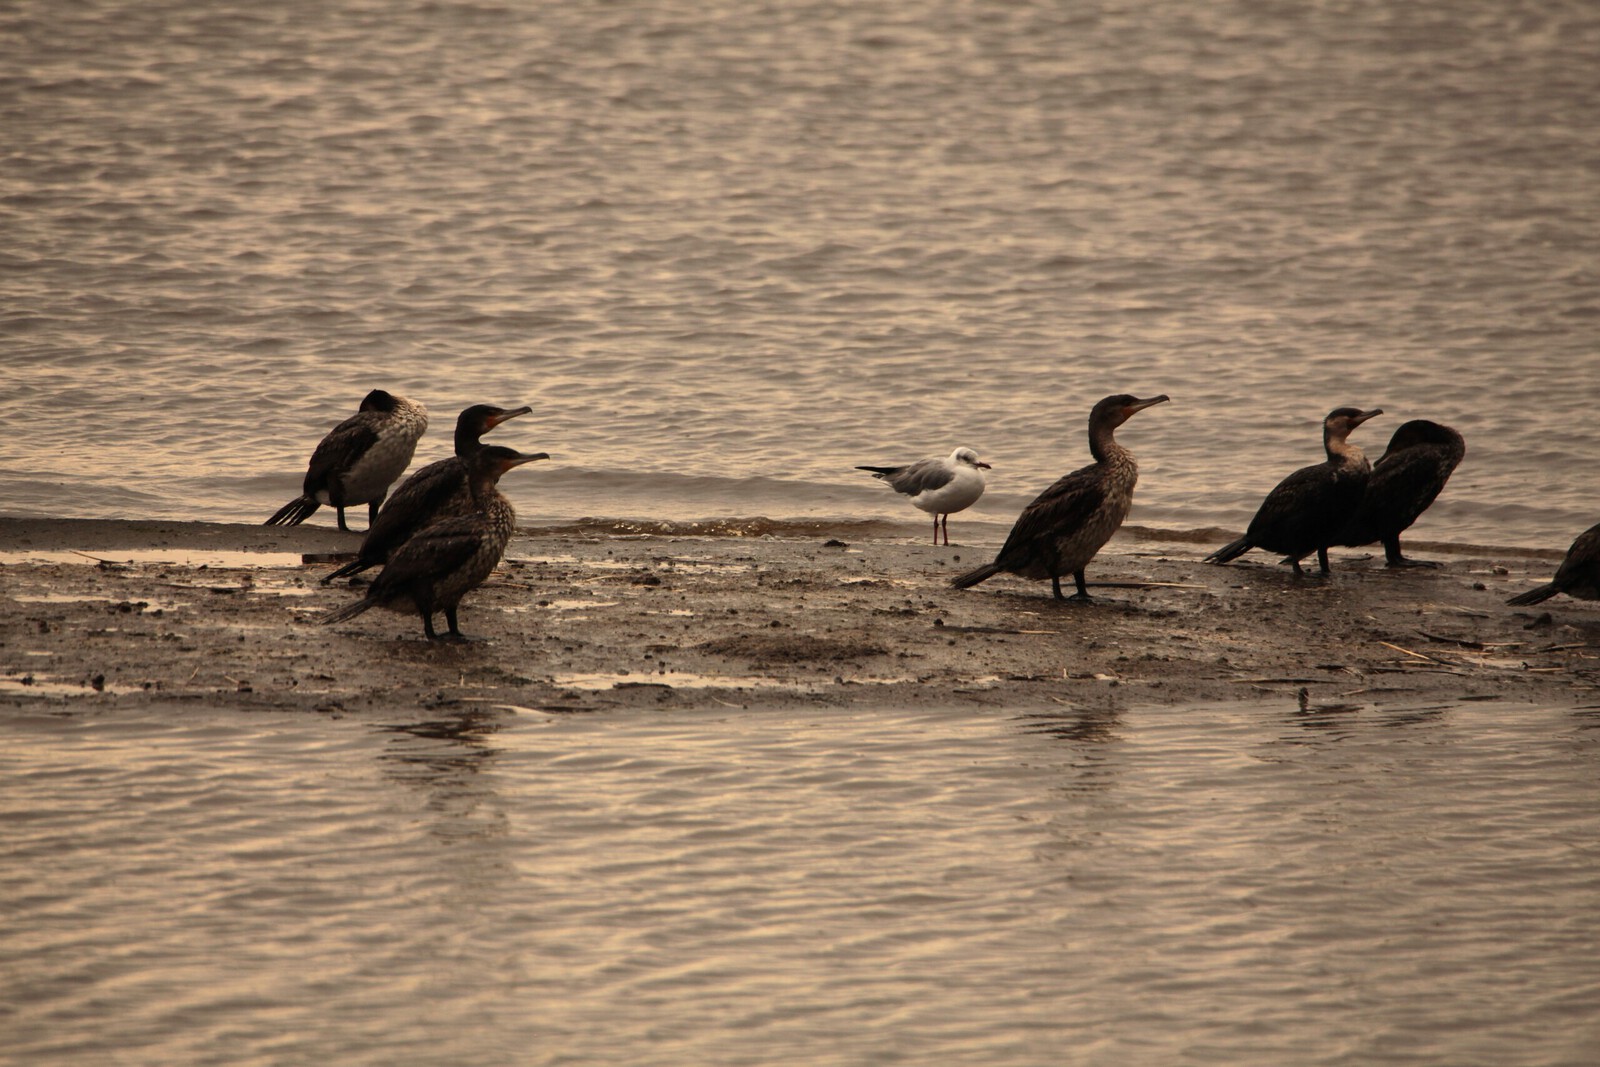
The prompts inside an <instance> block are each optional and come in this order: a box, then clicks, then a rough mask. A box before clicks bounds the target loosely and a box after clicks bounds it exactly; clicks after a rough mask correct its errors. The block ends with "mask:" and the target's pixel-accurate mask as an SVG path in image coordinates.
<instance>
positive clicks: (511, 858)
mask: <svg viewBox="0 0 1600 1067" xmlns="http://www.w3.org/2000/svg"><path fill="white" fill-rule="evenodd" d="M714 710H715V709H714ZM1597 727H1600V719H1597V718H1596V712H1595V711H1594V710H1592V709H1591V710H1582V709H1578V710H1562V711H1546V710H1540V709H1537V708H1531V707H1527V706H1520V705H1500V704H1468V705H1464V706H1459V707H1427V708H1423V707H1418V708H1383V707H1372V706H1350V707H1328V708H1315V707H1313V708H1311V709H1309V710H1305V711H1301V710H1298V709H1296V708H1294V707H1293V706H1288V707H1283V706H1277V705H1260V706H1251V705H1232V706H1227V707H1197V708H1180V709H1138V708H1133V709H1122V708H1113V707H1107V708H1104V709H1098V710H1094V709H1089V710H1085V709H1074V708H1065V707H1064V708H1062V709H1061V710H1060V712H1059V714H1055V715H1050V714H1045V715H1016V714H1011V713H1006V712H1001V711H995V710H988V711H984V710H978V709H961V710H949V711H941V710H921V711H893V710H888V711H881V712H873V713H847V712H843V711H836V710H827V709H816V710H806V711H802V712H775V711H765V712H762V711H749V710H742V709H733V708H730V709H727V710H726V711H725V712H723V713H720V714H715V713H707V712H704V711H702V712H695V713H676V712H664V713H652V714H640V713H616V714H594V715H565V716H545V715H542V714H538V713H535V712H530V711H526V710H524V711H520V712H515V711H512V710H508V709H502V708H490V707H482V708H480V709H478V710H476V711H459V710H457V711H441V712H436V713H433V714H432V715H403V714H399V713H397V714H396V715H395V716H394V717H393V719H392V721H385V722H375V721H359V720H356V719H342V720H335V719H328V718H322V717H312V716H302V715H291V716H277V715H252V714H241V713H226V714H224V713H214V712H207V711H204V710H199V709H193V708H191V709H186V710H177V709H173V710H168V711H159V710H157V711H141V712H137V713H134V712H128V711H123V712H116V711H112V712H97V713H92V714H84V715H73V714H55V715H49V714H45V713H43V712H39V713H26V712H13V713H12V714H10V715H8V716H7V717H6V719H5V721H4V722H3V723H0V732H3V734H4V737H3V741H4V744H3V747H0V765H3V770H4V775H5V780H6V782H7V783H8V784H7V787H6V789H5V790H4V791H3V792H0V826H3V827H4V830H3V831H0V832H3V834H4V843H5V847H6V852H7V856H8V862H7V864H6V865H5V867H4V869H3V871H0V896H3V899H4V902H5V909H6V916H7V918H6V921H5V923H3V924H0V961H3V965H4V966H3V976H4V977H3V982H4V986H5V1003H6V1008H5V1009H4V1017H3V1022H0V1030H3V1031H4V1034H5V1043H6V1046H7V1051H8V1053H9V1054H10V1055H12V1056H14V1057H16V1058H17V1061H18V1062H26V1063H29V1064H58V1063H59V1064H69V1063H70V1064H84V1063H113V1062H114V1063H122V1064H132V1063H137V1064H146V1063H148V1064H157V1063H159V1064H174V1063H184V1064H207V1063H216V1064H224V1063H225V1064H229V1065H238V1064H257V1063H261V1064H265V1063H339V1064H385V1065H393V1064H439V1063H451V1064H463V1065H476V1064H504V1063H524V1064H562V1063H583V1064H592V1063H618V1064H621V1063H626V1064H664V1065H665V1064H673V1065H678V1064H686V1063H694V1064H707V1065H721V1064H752V1063H772V1062H775V1061H781V1062H785V1063H806V1064H866V1063H899V1062H903V1063H938V1064H962V1063H971V1064H1007V1065H1026V1064H1039V1065H1046V1064H1061V1063H1083V1064H1108V1065H1109V1064H1130V1063H1132V1064H1144V1063H1149V1064H1156V1063H1163V1064H1165V1063H1216V1064H1264V1065H1265V1064H1271V1065H1281V1064H1287V1063H1293V1064H1314V1063H1329V1064H1335V1063H1338V1064H1355V1063H1359V1064H1364V1065H1366V1064H1404V1063H1449V1064H1485V1065H1487V1064H1494V1065H1497V1067H1504V1065H1508V1064H1543V1065H1548V1064H1572V1065H1577V1064H1587V1063H1592V1062H1593V1054H1594V1049H1595V1048H1596V1047H1600V1019H1597V1017H1596V1015H1595V1012H1594V1004H1595V1003H1596V999H1597V997H1600V951H1597V950H1600V944H1597V941H1600V919H1597V916H1600V865H1597V864H1596V854H1595V847H1594V842H1595V840H1596V838H1597V836H1600V799H1597V794H1596V791H1595V784H1596V778H1597V771H1600V729H1597Z"/></svg>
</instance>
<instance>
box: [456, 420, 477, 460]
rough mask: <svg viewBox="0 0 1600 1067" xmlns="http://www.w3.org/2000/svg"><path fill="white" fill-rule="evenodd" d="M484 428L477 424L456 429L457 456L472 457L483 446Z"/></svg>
mask: <svg viewBox="0 0 1600 1067" xmlns="http://www.w3.org/2000/svg"><path fill="white" fill-rule="evenodd" d="M482 437H483V427H482V426H479V425H477V424H476V423H473V424H470V425H467V426H457V427H456V455H458V456H470V455H472V453H474V452H476V451H477V450H478V448H479V447H480V446H481V445H482V444H483V441H482V440H481V438H482Z"/></svg>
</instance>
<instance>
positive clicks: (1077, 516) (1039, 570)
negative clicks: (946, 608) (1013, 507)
mask: <svg viewBox="0 0 1600 1067" xmlns="http://www.w3.org/2000/svg"><path fill="white" fill-rule="evenodd" d="M1167 399H1168V398H1167V397H1166V396H1165V395H1163V396H1157V397H1152V398H1150V399H1149V400H1140V399H1138V398H1137V397H1132V396H1129V395H1127V394H1126V393H1122V394H1119V395H1117V396H1108V397H1106V398H1105V399H1104V400H1102V401H1100V403H1098V404H1096V405H1095V406H1094V410H1093V411H1091V412H1090V413H1089V451H1090V453H1092V454H1093V455H1094V459H1095V461H1094V462H1093V463H1091V464H1089V465H1088V466H1087V467H1084V468H1082V469H1080V470H1075V471H1073V472H1072V473H1071V474H1068V475H1066V476H1064V477H1063V478H1061V479H1060V480H1059V481H1057V482H1056V483H1055V484H1054V485H1052V486H1051V487H1050V488H1048V489H1046V490H1045V491H1044V492H1043V493H1040V494H1039V497H1038V499H1036V500H1034V502H1033V503H1031V504H1029V505H1028V506H1027V507H1025V508H1023V509H1022V514H1021V515H1019V516H1017V521H1016V524H1015V525H1013V526H1012V527H1011V534H1010V536H1008V537H1007V538H1006V543H1005V545H1004V546H1002V547H1001V549H1000V554H999V555H997V556H996V557H995V558H994V562H993V563H986V564H984V565H983V566H981V567H978V568H976V569H975V570H970V571H968V572H967V573H965V574H963V575H960V576H959V577H957V578H955V579H954V580H952V581H951V583H950V584H951V585H953V586H955V587H956V588H957V589H967V588H970V587H971V586H974V585H977V584H978V583H979V582H981V581H984V580H985V579H987V578H992V577H994V576H995V575H996V574H999V573H1000V572H1001V571H1006V572H1008V573H1011V574H1015V575H1017V576H1019V577H1022V578H1032V579H1034V580H1036V581H1039V580H1043V579H1045V578H1048V579H1050V588H1051V590H1052V591H1053V592H1054V593H1055V598H1056V599H1057V600H1065V599H1066V598H1065V597H1063V596H1062V595H1061V576H1062V575H1064V574H1070V575H1072V577H1073V579H1074V580H1075V581H1076V582H1077V584H1078V592H1077V594H1076V595H1075V596H1074V599H1076V600H1088V599H1089V590H1088V587H1087V586H1086V585H1085V584H1084V581H1083V569H1084V568H1085V567H1087V566H1088V565H1089V561H1090V560H1091V559H1093V558H1094V555H1095V553H1096V552H1099V551H1100V548H1101V546H1102V545H1104V544H1105V543H1106V542H1107V541H1109V540H1111V535H1112V534H1114V533H1116V532H1117V527H1119V526H1121V525H1122V520H1123V519H1125V518H1127V515H1128V508H1129V506H1130V505H1131V504H1132V503H1133V487H1134V485H1135V484H1136V483H1137V482H1138V481H1139V465H1138V464H1137V463H1135V462H1134V461H1133V453H1131V452H1129V451H1128V450H1127V449H1125V448H1123V447H1122V446H1121V445H1119V444H1117V442H1116V440H1115V439H1114V438H1113V437H1112V434H1113V432H1114V431H1115V430H1116V428H1117V427H1118V426H1121V425H1122V424H1123V423H1125V422H1127V421H1128V420H1129V419H1130V418H1132V417H1133V416H1134V414H1136V413H1137V412H1140V411H1143V410H1144V409H1145V408H1147V407H1150V406H1152V405H1154V404H1161V403H1165V402H1166V400H1167Z"/></svg>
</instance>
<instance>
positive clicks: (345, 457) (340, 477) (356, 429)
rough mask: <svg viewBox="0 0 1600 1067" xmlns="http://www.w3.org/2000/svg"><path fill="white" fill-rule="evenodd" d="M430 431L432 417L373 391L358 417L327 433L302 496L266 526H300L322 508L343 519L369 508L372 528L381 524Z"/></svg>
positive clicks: (409, 402)
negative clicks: (387, 502) (383, 507)
mask: <svg viewBox="0 0 1600 1067" xmlns="http://www.w3.org/2000/svg"><path fill="white" fill-rule="evenodd" d="M427 429H428V411H427V409H426V408H424V407H423V406H422V405H421V404H418V403H417V402H416V401H413V400H407V399H406V398H405V397H403V396H396V395H394V394H393V393H388V392H385V391H384V390H382V389H374V390H373V391H372V392H370V393H368V394H367V395H366V396H365V397H364V398H363V399H362V401H361V408H360V410H358V411H357V412H356V413H355V414H354V415H352V416H350V417H349V418H348V419H345V420H344V421H343V422H341V423H340V424H339V425H337V426H335V427H334V428H333V429H331V430H329V431H328V436H326V437H324V438H323V439H322V441H321V443H320V444H318V445H317V447H316V450H315V451H314V452H312V453H311V463H310V465H309V466H307V467H306V479H305V483H304V487H303V488H304V491H303V492H302V493H301V494H300V496H298V497H296V498H295V499H293V500H291V501H289V502H288V503H287V504H285V505H284V506H283V507H281V508H279V509H278V510H277V511H276V512H275V513H273V516H272V518H270V519H268V520H267V521H266V522H265V523H263V524H262V525H264V526H298V525H300V524H301V523H302V522H305V521H306V520H307V519H309V518H310V517H311V513H312V512H314V511H316V510H317V508H318V507H320V506H321V505H323V504H331V505H332V506H333V507H334V508H336V509H337V510H338V513H339V529H341V530H344V531H346V532H348V531H349V529H350V527H348V526H346V525H345V522H344V509H345V508H347V507H354V506H356V505H357V504H366V505H367V523H368V527H369V528H370V527H371V524H372V523H373V522H374V521H376V520H377V517H378V505H380V504H382V503H383V498H384V496H385V495H386V494H387V493H388V492H389V486H390V485H392V484H394V480H395V479H396V478H398V477H400V475H401V474H402V473H404V472H405V469H406V466H407V465H408V464H409V463H410V462H411V456H412V454H413V453H414V452H416V450H417V441H418V439H419V438H421V437H422V435H423V433H424V432H425V431H426V430H427Z"/></svg>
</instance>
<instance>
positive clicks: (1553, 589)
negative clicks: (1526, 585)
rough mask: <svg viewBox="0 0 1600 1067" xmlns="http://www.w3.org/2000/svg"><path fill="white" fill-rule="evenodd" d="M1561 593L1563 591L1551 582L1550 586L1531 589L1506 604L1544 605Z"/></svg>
mask: <svg viewBox="0 0 1600 1067" xmlns="http://www.w3.org/2000/svg"><path fill="white" fill-rule="evenodd" d="M1559 592H1561V589H1560V588H1559V587H1558V586H1557V585H1556V583H1554V582H1551V583H1550V584H1548V585H1541V586H1540V587H1539V588H1537V589H1530V590H1528V591H1527V592H1526V593H1518V594H1517V595H1516V596H1514V597H1512V598H1511V599H1510V600H1508V601H1506V603H1507V604H1517V605H1525V604H1543V603H1544V602H1545V601H1546V600H1549V599H1550V598H1551V597H1553V596H1555V595H1556V594H1557V593H1559Z"/></svg>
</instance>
